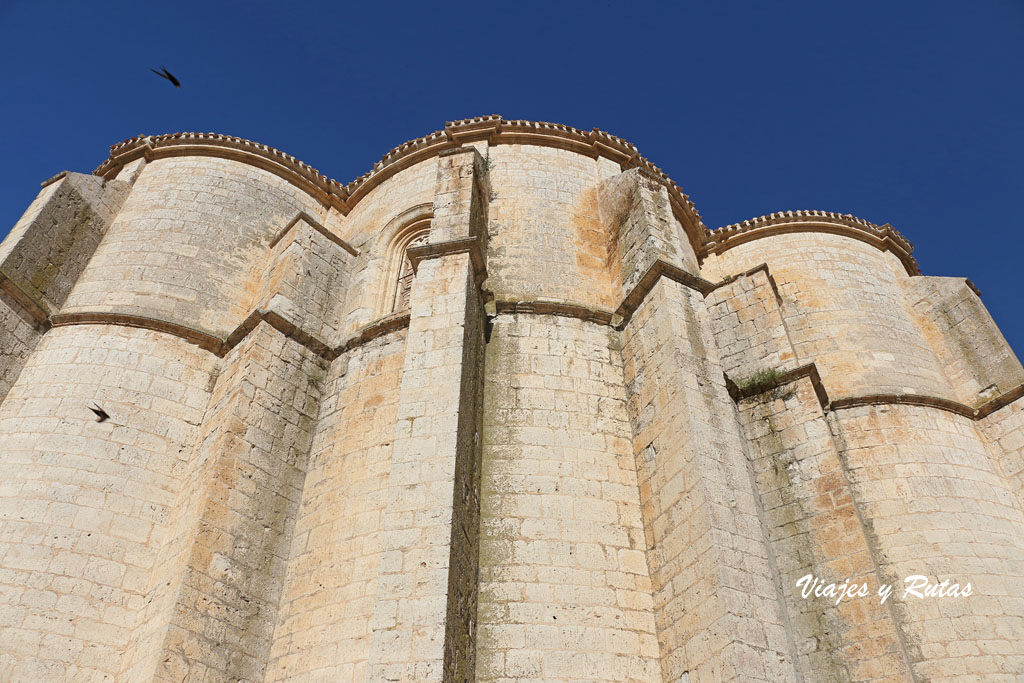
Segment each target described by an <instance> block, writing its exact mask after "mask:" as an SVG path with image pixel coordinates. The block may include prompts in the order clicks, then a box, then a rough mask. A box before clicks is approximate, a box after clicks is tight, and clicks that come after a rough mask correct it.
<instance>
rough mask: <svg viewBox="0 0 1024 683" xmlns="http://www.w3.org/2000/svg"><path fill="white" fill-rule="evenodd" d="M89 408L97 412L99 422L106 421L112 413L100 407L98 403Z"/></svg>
mask: <svg viewBox="0 0 1024 683" xmlns="http://www.w3.org/2000/svg"><path fill="white" fill-rule="evenodd" d="M89 410H91V411H92V412H94V413H96V421H97V422H104V421H106V420H109V419H110V415H108V414H107V411H105V410H103V408H100V407H99V405H98V404H96V405H91V406H89Z"/></svg>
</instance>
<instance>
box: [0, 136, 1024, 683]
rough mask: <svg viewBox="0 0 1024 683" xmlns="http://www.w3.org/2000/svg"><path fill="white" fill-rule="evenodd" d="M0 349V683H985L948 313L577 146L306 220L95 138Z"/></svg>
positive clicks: (930, 287) (1000, 671)
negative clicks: (706, 216) (710, 215)
mask: <svg viewBox="0 0 1024 683" xmlns="http://www.w3.org/2000/svg"><path fill="white" fill-rule="evenodd" d="M0 352H2V355H0V679H3V680H12V681H97V682H99V681H105V682H110V683H113V682H117V683H121V682H124V683H136V682H149V681H161V682H162V681H174V682H176V683H180V682H182V681H195V682H199V681H203V682H207V683H209V682H220V681H224V682H227V681H232V682H236V681H247V682H250V683H257V682H259V683H271V682H273V683H278V682H284V681H374V682H380V681H469V680H478V681H502V682H510V681H541V680H555V681H558V680H564V681H580V680H585V681H659V682H660V681H665V682H672V683H676V682H679V681H689V682H691V683H692V682H701V683H704V682H706V681H766V682H767V681H772V682H774V681H807V682H810V681H878V680H889V681H917V682H920V681H967V680H993V681H995V680H1006V681H1010V680H1016V679H1017V678H1018V677H1021V676H1024V654H1022V653H1024V597H1021V596H1024V540H1022V539H1024V508H1022V505H1024V490H1022V484H1024V453H1022V447H1024V400H1022V399H1021V396H1024V369H1022V367H1021V364H1020V362H1019V361H1018V360H1017V359H1016V357H1015V356H1014V354H1013V353H1012V351H1011V350H1010V348H1009V347H1008V346H1007V344H1006V342H1005V340H1004V339H1003V337H1002V335H1001V334H1000V333H999V331H998V329H997V328H996V326H995V324H994V323H993V321H992V319H991V317H990V316H989V315H988V313H987V312H986V310H985V308H984V307H983V305H982V304H981V301H980V299H979V298H978V294H977V292H976V290H975V289H974V287H973V285H972V284H971V283H970V282H969V281H967V280H964V279H963V278H939V277H927V276H922V275H921V274H920V272H919V269H918V266H917V263H916V262H915V261H914V259H913V258H912V256H911V246H910V244H909V243H908V242H907V241H906V239H904V238H903V236H901V235H900V234H899V233H898V232H896V231H895V230H894V229H893V228H892V227H891V226H888V225H883V226H878V225H874V224H871V223H868V222H867V221H864V220H861V219H858V218H855V217H853V216H848V215H839V214H833V213H826V212H816V211H809V212H808V211H802V212H785V213H777V214H771V215H769V216H763V217H761V218H756V219H752V220H750V221H746V222H744V223H742V224H738V225H733V226H728V227H725V228H721V229H718V230H714V231H711V230H708V229H706V228H705V227H704V225H703V223H702V222H701V220H700V216H699V214H698V213H697V211H696V210H695V208H694V206H693V204H692V203H691V202H690V200H689V199H688V198H687V197H686V195H684V194H683V193H682V192H681V191H680V189H679V188H678V187H677V186H676V185H675V184H674V183H673V182H672V181H671V180H670V179H669V178H668V177H667V176H665V174H664V173H662V172H661V171H660V170H659V169H658V168H656V167H655V166H653V165H652V164H651V163H650V162H648V161H647V160H646V159H644V158H643V157H641V156H639V154H638V152H637V150H636V149H635V148H634V147H633V146H632V145H631V144H629V143H627V142H625V141H624V140H621V139H620V138H617V137H615V136H612V135H609V134H607V133H604V132H602V131H599V130H596V129H595V130H593V131H582V130H578V129H575V128H570V127H567V126H562V125H557V124H548V123H534V122H528V121H506V120H504V119H502V118H500V117H497V116H490V117H481V118H475V119H467V120H463V121H456V122H451V123H448V124H447V125H446V126H445V128H444V130H441V131H438V132H435V133H432V134H431V135H428V136H426V137H423V138H419V139H417V140H412V141H410V142H407V143H405V144H404V145H402V146H400V147H397V148H395V149H394V150H392V151H391V152H390V153H388V154H387V155H385V157H384V158H383V160H382V161H381V162H379V163H378V164H377V165H376V166H375V167H374V168H373V170H372V171H371V172H370V173H368V174H366V175H364V176H362V177H361V178H359V179H357V180H355V181H353V182H351V183H349V184H347V185H342V184H339V183H337V182H335V181H333V180H330V179H328V178H326V177H325V176H323V175H321V174H320V173H318V172H317V171H316V170H314V169H312V168H310V167H309V166H307V165H305V164H303V163H301V162H299V161H297V160H296V159H294V158H293V157H290V156H288V155H286V154H283V153H281V152H278V151H277V150H274V149H271V148H268V147H266V146H263V145H260V144H257V143H253V142H249V141H247V140H242V139H239V138H233V137H228V136H222V135H214V134H175V135H162V136H141V137H137V138H132V139H130V140H127V141H125V142H123V143H121V144H119V145H115V146H114V147H113V148H112V149H111V154H110V158H109V159H108V160H107V161H105V162H104V163H103V164H102V165H101V166H100V167H99V168H98V169H97V170H96V171H95V172H94V174H93V175H91V176H87V175H81V174H75V173H66V174H61V175H60V176H57V177H55V178H53V179H51V180H50V181H47V183H44V187H43V189H42V191H41V192H40V195H39V197H38V198H37V199H36V200H35V201H34V202H33V203H32V205H31V206H30V207H29V209H28V210H27V212H26V213H25V215H24V216H23V217H22V219H21V220H20V221H19V222H18V223H17V225H16V226H15V227H14V229H13V230H12V232H11V234H10V236H9V237H8V238H7V239H6V240H5V241H4V242H3V244H2V245H0ZM808 576H813V577H814V579H816V580H819V581H820V585H827V584H830V583H832V584H843V583H844V582H846V584H847V585H851V584H857V585H864V586H866V587H867V590H869V591H870V594H869V595H868V596H866V597H865V596H856V595H854V596H849V597H847V598H846V599H842V600H839V601H838V602H837V601H836V600H835V598H834V597H830V595H828V594H825V593H824V591H818V593H821V594H815V592H814V591H811V592H810V593H809V594H808V593H807V591H805V590H804V588H805V587H806V586H807V584H808V581H809V580H806V579H805V577H808ZM913 576H919V577H922V578H923V579H925V580H926V581H927V584H928V586H929V588H928V589H927V593H928V594H925V593H926V589H925V588H923V587H922V588H921V589H920V592H921V593H922V597H920V598H918V597H916V596H915V595H913V594H910V593H906V591H905V588H906V587H907V584H905V583H904V580H905V579H906V578H907V577H913ZM943 581H946V582H947V583H946V584H945V586H946V587H945V588H944V589H943V590H944V591H948V590H950V589H949V587H950V586H951V585H952V584H953V583H956V584H959V585H960V586H961V587H964V586H965V584H966V583H968V582H969V583H970V584H971V591H970V595H964V594H963V593H965V592H966V591H963V590H960V591H959V592H958V594H956V595H946V596H944V597H938V596H936V595H934V590H932V587H934V586H937V585H941V584H942V582H943ZM887 585H888V586H892V587H893V589H894V590H893V592H892V594H891V596H889V598H888V599H887V600H884V601H883V600H881V599H880V598H879V596H878V594H877V592H878V590H879V588H881V587H884V586H887ZM912 585H916V584H912Z"/></svg>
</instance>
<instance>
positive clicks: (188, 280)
mask: <svg viewBox="0 0 1024 683" xmlns="http://www.w3.org/2000/svg"><path fill="white" fill-rule="evenodd" d="M300 211H304V212H306V213H307V214H309V215H310V216H312V217H313V218H314V219H322V218H323V213H324V212H325V209H324V207H323V205H322V204H320V203H319V202H317V201H316V200H315V199H313V198H312V197H310V196H309V195H307V194H306V193H304V192H301V191H299V190H298V189H297V188H295V187H294V186H293V185H291V184H289V183H288V182H286V181H285V180H284V179H282V178H280V177H278V176H276V175H274V174H273V173H271V172H269V171H266V170H263V169H261V168H255V167H253V166H251V165H249V164H244V163H241V162H238V161H233V160H229V159H219V158H212V157H196V156H185V157H169V158H163V159H157V160H154V161H151V162H149V163H147V164H146V165H145V167H144V168H143V169H142V171H141V173H140V174H139V175H138V178H137V179H136V180H135V184H134V185H133V186H132V192H131V194H130V195H129V197H128V199H127V200H126V201H125V204H124V207H123V208H122V209H121V212H120V213H119V214H118V216H117V218H116V219H115V220H114V224H113V225H112V226H111V227H110V230H109V231H108V234H107V235H106V237H105V238H104V240H103V242H102V243H101V244H100V246H99V247H98V249H97V251H96V254H95V255H94V256H93V258H92V260H91V261H90V262H89V266H88V267H87V268H86V269H85V271H84V272H83V273H82V275H81V276H80V277H79V279H78V281H77V283H76V285H75V288H74V289H73V290H72V292H71V295H70V296H69V298H68V300H67V302H66V304H65V306H64V308H63V312H64V313H66V314H75V313H117V314H121V315H126V314H127V315H136V316H141V317H147V318H155V319H157V320H163V321H168V322H172V323H177V324H180V325H186V326H189V327H192V328H195V329H198V330H201V331H203V332H206V333H208V334H212V335H215V336H219V337H226V336H227V335H228V334H230V333H231V332H232V331H234V329H235V328H236V327H237V326H238V325H239V324H240V323H241V322H242V320H244V319H245V317H246V316H247V315H248V314H249V310H247V305H248V304H249V303H250V302H251V301H252V299H253V294H254V293H255V292H254V291H253V289H254V288H255V287H256V286H257V283H258V282H259V277H258V275H259V274H260V271H261V270H262V268H263V264H264V263H265V261H266V251H267V249H268V245H269V243H270V241H271V239H272V238H273V237H274V236H275V235H276V234H277V233H278V232H280V231H281V229H282V228H284V226H285V225H286V224H287V223H288V222H289V221H291V220H292V219H293V218H295V216H296V214H297V213H298V212H300Z"/></svg>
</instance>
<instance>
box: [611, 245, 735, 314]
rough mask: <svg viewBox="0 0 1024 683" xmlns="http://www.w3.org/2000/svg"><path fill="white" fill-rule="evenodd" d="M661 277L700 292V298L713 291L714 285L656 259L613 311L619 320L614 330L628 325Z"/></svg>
mask: <svg viewBox="0 0 1024 683" xmlns="http://www.w3.org/2000/svg"><path fill="white" fill-rule="evenodd" d="M663 276H664V277H667V278H668V279H670V280H673V281H675V282H678V283H679V284H681V285H683V286H685V287H689V288H690V289H693V290H696V291H698V292H700V293H701V295H702V296H707V295H708V293H709V292H711V291H712V290H714V289H715V285H714V283H712V282H710V281H708V280H705V279H704V278H702V277H699V276H697V275H693V274H692V273H688V272H687V271H685V270H683V269H682V268H680V267H679V266H677V265H674V264H672V263H669V262H668V261H662V260H661V259H658V260H657V261H655V262H654V263H652V264H651V267H650V268H648V269H647V272H646V273H644V274H643V276H642V277H641V278H640V281H639V282H637V283H636V286H635V287H633V290H632V291H631V292H629V294H627V295H626V296H625V297H624V298H623V299H622V303H621V304H619V307H618V308H616V309H615V316H616V319H617V320H619V322H618V323H616V324H615V327H616V329H619V330H621V329H623V328H624V327H625V326H626V325H627V324H628V323H629V320H630V318H632V317H633V314H634V313H635V312H636V310H637V309H638V308H640V304H641V303H643V300H644V299H646V298H647V295H648V294H649V293H650V292H651V290H652V289H654V285H656V284H657V283H658V280H660V279H661V278H662V277H663Z"/></svg>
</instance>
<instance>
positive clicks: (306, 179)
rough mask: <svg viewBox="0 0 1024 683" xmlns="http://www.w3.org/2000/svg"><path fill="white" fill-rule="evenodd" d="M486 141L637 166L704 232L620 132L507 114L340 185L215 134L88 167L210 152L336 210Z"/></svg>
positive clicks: (145, 141) (693, 230)
mask: <svg viewBox="0 0 1024 683" xmlns="http://www.w3.org/2000/svg"><path fill="white" fill-rule="evenodd" d="M482 140H486V141H487V143H488V145H503V144H519V145H535V146H540V147H554V148H557V149H565V150H569V151H572V152H576V153H578V154H583V155H585V156H589V157H591V158H593V159H597V158H598V157H603V158H605V159H609V160H611V161H613V162H615V163H617V164H619V167H620V168H621V170H623V171H627V170H629V169H632V168H641V169H644V170H645V171H646V172H647V173H648V174H650V175H651V176H652V177H654V178H655V179H656V180H657V181H658V182H660V183H662V184H664V185H665V187H666V188H667V189H668V194H669V201H670V203H671V206H672V212H673V214H674V215H675V217H676V219H677V220H679V222H680V224H681V225H682V226H683V229H684V230H685V231H686V234H687V237H688V238H689V240H690V242H691V244H692V245H693V248H694V250H695V251H696V250H699V248H700V246H701V244H702V242H703V239H704V234H705V233H706V232H707V229H706V227H705V226H704V223H703V222H702V221H701V218H700V214H699V213H698V212H697V209H696V207H695V206H694V205H693V202H692V201H690V198H689V197H688V196H687V195H686V194H685V193H683V191H682V189H681V188H680V187H679V186H678V185H676V184H675V183H674V182H673V181H672V179H671V178H669V177H668V175H666V174H665V173H664V171H662V170H661V169H660V168H658V167H657V166H655V165H654V164H652V163H651V162H650V161H648V160H647V159H646V158H644V157H642V156H641V155H640V153H639V152H638V151H637V148H636V146H634V145H633V144H631V143H629V142H626V141H625V140H623V139H622V138H620V137H617V136H615V135H612V134H611V133H606V132H605V131H602V130H598V129H597V128H594V129H592V130H589V131H585V130H581V129H579V128H573V127H572V126H565V125H562V124H559V123H546V122H538V121H524V120H512V121H506V120H504V119H503V118H502V117H500V116H480V117H476V118H471V119H462V120H459V121H449V122H447V123H446V124H445V127H444V129H443V130H439V131H434V132H433V133H430V134H429V135H425V136H423V137H420V138H416V139H415V140H410V141H408V142H405V143H403V144H401V145H399V146H397V147H395V148H394V149H392V150H391V151H389V152H388V153H387V154H385V155H384V156H383V157H382V158H381V160H380V161H378V162H377V163H376V164H375V165H374V167H373V168H372V169H371V170H370V171H369V172H368V173H365V174H363V175H362V176H360V177H358V178H356V179H355V180H353V181H352V182H350V183H348V184H347V185H342V184H341V183H339V182H338V181H336V180H332V179H330V178H328V177H327V176H325V175H323V174H322V173H320V172H319V171H317V170H316V169H315V168H313V167H312V166H310V165H308V164H305V163H303V162H301V161H299V160H298V159H296V158H295V157H293V156H291V155H290V154H285V153H284V152H281V151H279V150H276V149H274V148H273V147H269V146H267V145H262V144H259V143H257V142H252V141H250V140H245V139H243V138H237V137H233V136H230V135H220V134H217V133H172V134H168V135H153V136H148V135H138V136H136V137H133V138H129V139H128V140H125V141H124V142H120V143H118V144H116V145H113V146H111V148H110V157H109V158H108V159H107V160H106V161H104V162H103V163H102V164H101V165H100V166H99V167H98V168H97V169H96V170H95V171H93V173H94V174H95V175H98V176H100V177H102V178H106V179H110V178H114V177H115V176H116V175H117V174H118V172H119V171H120V170H121V168H122V167H124V166H125V164H127V163H129V162H131V161H134V160H136V159H139V158H145V159H147V160H153V159H161V158H165V157H173V156H213V157H221V158H225V159H233V160H235V161H240V162H243V163H248V164H252V165H253V166H257V167H259V168H263V169H265V170H268V171H270V172H272V173H275V174H277V175H279V176H280V177H282V178H284V179H285V180H287V181H289V182H291V183H292V184H294V185H296V186H297V187H299V188H301V189H302V190H304V191H306V192H307V193H309V194H310V195H312V196H313V197H315V198H316V199H318V200H319V201H320V202H322V203H323V204H324V205H325V206H330V207H333V208H335V209H337V210H338V211H339V212H341V213H342V214H343V215H347V214H348V213H349V211H351V210H352V208H353V207H354V206H355V205H356V204H357V203H358V202H359V201H360V200H361V199H362V198H363V197H365V196H366V195H367V194H369V193H370V191H371V190H373V189H374V188H375V187H377V186H378V185H380V184H381V183H382V182H384V181H385V180H387V179H388V178H390V177H391V176H393V175H395V174H396V173H398V172H399V171H402V170H404V169H406V168H409V167H410V166H413V165H415V164H417V163H420V162H421V161H425V160H427V159H430V158H433V157H436V156H437V155H438V154H440V153H441V152H443V151H445V150H450V149H455V148H457V147H461V146H463V145H464V144H466V143H469V142H475V141H482Z"/></svg>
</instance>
